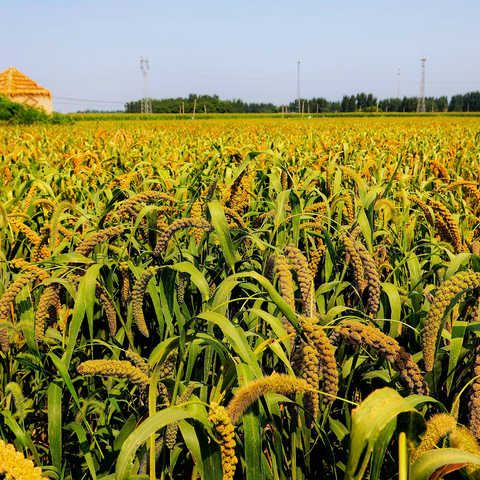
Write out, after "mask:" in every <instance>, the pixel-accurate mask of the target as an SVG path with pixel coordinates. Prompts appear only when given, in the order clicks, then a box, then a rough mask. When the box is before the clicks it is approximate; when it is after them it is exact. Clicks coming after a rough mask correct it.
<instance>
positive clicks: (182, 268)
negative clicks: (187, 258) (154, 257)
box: [168, 262, 210, 301]
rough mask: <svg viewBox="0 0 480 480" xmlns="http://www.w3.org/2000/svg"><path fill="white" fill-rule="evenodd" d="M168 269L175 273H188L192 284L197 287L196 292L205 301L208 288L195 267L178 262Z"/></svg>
mask: <svg viewBox="0 0 480 480" xmlns="http://www.w3.org/2000/svg"><path fill="white" fill-rule="evenodd" d="M168 267H169V268H172V269H173V270H177V272H184V273H188V274H189V275H190V277H191V279H192V282H193V283H194V284H195V285H196V286H197V288H198V290H199V291H200V293H201V294H202V297H203V298H204V300H205V301H207V300H208V299H209V297H210V287H209V286H208V282H207V281H206V280H205V277H204V276H203V275H202V274H201V273H200V271H199V270H198V268H197V267H195V265H193V264H192V263H190V262H180V263H176V264H175V265H169V266H168Z"/></svg>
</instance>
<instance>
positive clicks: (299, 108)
mask: <svg viewBox="0 0 480 480" xmlns="http://www.w3.org/2000/svg"><path fill="white" fill-rule="evenodd" d="M300 62H301V60H299V61H298V86H297V90H298V91H297V96H298V102H297V103H298V105H297V112H298V113H301V106H300V103H301V100H300Z"/></svg>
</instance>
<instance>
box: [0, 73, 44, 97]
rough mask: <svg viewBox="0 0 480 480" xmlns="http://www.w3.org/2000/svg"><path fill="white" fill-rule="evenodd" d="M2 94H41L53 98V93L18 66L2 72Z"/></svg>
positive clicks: (0, 85) (10, 95) (0, 90)
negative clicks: (19, 69)
mask: <svg viewBox="0 0 480 480" xmlns="http://www.w3.org/2000/svg"><path fill="white" fill-rule="evenodd" d="M0 94H2V95H6V96H9V97H13V96H20V95H22V96H23V95H25V96H27V95H40V96H45V97H48V98H50V99H51V98H52V94H51V92H50V91H49V90H47V89H46V88H43V87H42V86H41V85H39V84H38V83H37V82H34V81H33V80H32V79H31V78H28V77H27V76H26V75H24V74H23V73H22V72H19V71H18V70H17V69H16V68H13V67H10V68H7V69H6V70H5V71H4V72H2V73H0Z"/></svg>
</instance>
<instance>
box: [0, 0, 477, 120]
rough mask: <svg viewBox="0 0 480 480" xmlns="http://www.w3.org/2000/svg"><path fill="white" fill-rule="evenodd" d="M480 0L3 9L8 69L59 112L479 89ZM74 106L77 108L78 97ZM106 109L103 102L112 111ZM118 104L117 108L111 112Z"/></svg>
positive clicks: (182, 1)
mask: <svg viewBox="0 0 480 480" xmlns="http://www.w3.org/2000/svg"><path fill="white" fill-rule="evenodd" d="M479 19H480V1H479V0H457V1H456V2H454V1H453V0H448V1H445V0H428V1H425V0H395V1H393V0H337V1H335V0H329V1H326V0H297V1H295V2H294V1H289V2H286V1H282V0H276V1H273V0H255V1H254V0H242V1H237V0H202V1H195V0H168V1H165V0H128V1H125V0H116V1H114V0H88V1H80V0H68V1H65V0H55V1H53V0H35V1H34V0H0V25H1V33H0V71H3V70H5V69H6V68H8V67H9V66H14V67H15V68H17V69H18V70H20V71H21V72H23V73H24V74H26V75H28V76H29V77H31V78H32V79H34V80H35V81H37V82H38V83H39V84H40V85H42V86H44V87H46V88H48V89H49V90H51V91H52V95H53V99H54V108H55V110H57V111H62V112H63V111H65V110H66V111H77V110H83V109H87V108H90V109H99V110H100V109H123V104H124V103H125V102H127V101H133V100H138V99H140V98H141V96H142V85H143V79H142V74H141V70H140V57H141V56H145V57H148V58H149V65H150V71H149V83H150V96H151V97H152V98H171V97H180V96H182V97H186V96H188V94H190V93H196V94H210V95H213V94H217V95H219V97H220V98H221V99H233V98H240V99H242V100H243V101H245V102H266V103H268V102H272V103H274V104H276V105H281V104H282V103H289V102H291V101H293V100H294V99H295V98H296V97H297V62H298V60H299V59H301V72H300V78H301V96H302V98H312V97H325V98H327V99H328V100H341V98H342V96H343V95H345V94H348V95H352V94H356V93H360V92H365V93H367V94H368V93H373V94H374V95H375V96H376V97H377V98H379V99H382V98H387V97H396V96H397V94H398V79H399V76H398V69H399V67H400V68H401V77H400V80H401V82H400V96H401V97H403V96H404V95H406V96H414V95H415V96H418V94H419V89H420V74H421V61H420V57H422V55H426V56H428V60H427V62H426V86H425V95H426V96H435V97H438V96H440V95H447V96H448V97H449V98H450V97H451V96H452V95H455V94H456V93H466V92H470V91H476V90H480V65H479V58H480V55H479V48H480V28H479ZM71 99H74V100H71ZM102 102H103V103H102ZM107 102H117V103H107Z"/></svg>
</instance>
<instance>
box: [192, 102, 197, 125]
mask: <svg viewBox="0 0 480 480" xmlns="http://www.w3.org/2000/svg"><path fill="white" fill-rule="evenodd" d="M196 109H197V99H195V102H193V117H192V120H195V110H196Z"/></svg>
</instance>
